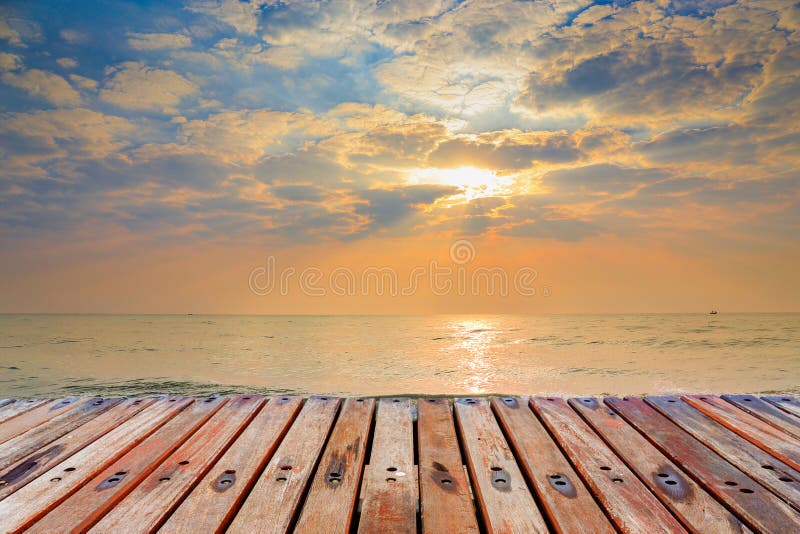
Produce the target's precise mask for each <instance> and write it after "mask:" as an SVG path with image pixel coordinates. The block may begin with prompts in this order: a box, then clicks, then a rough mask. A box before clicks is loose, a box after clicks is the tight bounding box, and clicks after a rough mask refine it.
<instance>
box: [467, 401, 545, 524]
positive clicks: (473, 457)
mask: <svg viewBox="0 0 800 534" xmlns="http://www.w3.org/2000/svg"><path fill="white" fill-rule="evenodd" d="M454 407H455V414H456V421H457V422H458V429H459V431H460V433H461V439H462V442H463V443H464V451H465V454H466V457H467V466H468V468H469V473H470V478H471V479H472V484H473V489H474V490H475V495H476V497H477V499H478V503H479V504H480V511H481V514H482V517H483V522H484V525H485V526H486V530H487V531H488V532H498V533H501V532H502V533H517V532H518V533H523V532H524V533H528V532H547V525H546V524H545V522H544V518H543V517H542V515H541V514H540V513H539V509H538V508H537V506H536V502H535V501H534V500H533V496H532V495H531V493H530V491H528V486H527V484H526V483H525V479H524V478H523V476H522V472H521V471H520V469H519V467H518V466H517V463H516V460H515V459H514V455H513V454H512V453H511V449H510V448H509V446H508V443H507V442H506V440H505V438H504V437H503V433H502V431H501V430H500V427H499V426H498V424H497V421H496V420H495V418H494V415H493V414H492V409H491V407H490V406H489V402H488V401H486V400H485V399H478V398H460V399H456V401H455V404H454Z"/></svg>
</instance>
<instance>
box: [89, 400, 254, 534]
mask: <svg viewBox="0 0 800 534" xmlns="http://www.w3.org/2000/svg"><path fill="white" fill-rule="evenodd" d="M263 403H264V399H263V398H261V397H256V396H250V395H246V396H238V397H234V398H232V399H231V400H230V401H229V402H228V403H226V404H225V406H223V407H222V408H221V409H220V410H219V411H218V412H217V413H215V414H214V415H213V416H212V417H211V418H210V419H209V420H208V421H207V422H206V424H204V425H203V426H202V427H201V428H200V429H199V430H198V431H197V432H196V433H195V434H194V435H193V436H192V437H190V438H189V439H188V440H187V441H186V442H185V443H184V444H183V445H181V446H180V447H179V448H178V449H177V450H176V451H175V452H173V453H172V454H171V455H170V456H169V457H168V458H167V459H166V460H164V463H163V464H161V465H160V466H158V467H157V468H156V469H155V470H154V471H153V472H152V473H150V474H149V475H148V476H147V477H146V478H145V479H144V480H142V481H141V482H140V483H139V485H138V486H136V488H134V490H133V491H132V492H131V493H129V494H128V495H127V496H126V497H125V498H124V499H122V501H120V502H119V503H118V504H117V505H116V506H115V507H114V508H113V509H112V510H111V511H109V512H108V513H107V514H106V515H105V517H103V519H101V520H100V521H99V522H98V523H97V524H96V525H95V526H94V527H92V528H91V530H90V532H119V531H122V530H130V531H134V532H155V531H156V530H157V529H158V527H160V526H161V524H162V523H163V522H164V521H165V520H166V518H167V517H168V516H169V514H170V513H171V512H172V510H173V509H175V508H176V507H177V506H178V505H179V504H180V502H181V500H182V499H183V498H184V496H186V495H187V494H188V493H189V491H191V489H192V488H193V487H194V485H195V483H196V482H197V481H198V480H199V479H200V478H202V477H203V476H204V475H205V473H206V471H207V470H208V469H210V468H211V466H212V465H214V462H216V461H217V459H218V458H219V457H220V456H221V455H222V454H223V453H224V452H225V449H227V447H228V445H229V444H230V443H231V442H232V441H233V440H234V439H235V438H236V436H238V435H239V432H240V431H241V430H242V429H243V428H244V426H245V425H247V423H249V422H250V420H251V419H252V417H253V416H254V415H255V413H256V410H258V408H259V407H261V405H262V404H263Z"/></svg>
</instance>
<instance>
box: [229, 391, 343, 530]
mask: <svg viewBox="0 0 800 534" xmlns="http://www.w3.org/2000/svg"><path fill="white" fill-rule="evenodd" d="M338 408H339V399H338V398H335V397H310V398H309V399H308V400H307V401H306V403H305V405H304V406H303V409H302V410H300V414H299V415H298V416H297V419H295V421H294V424H293V425H292V427H291V428H290V429H289V432H287V434H286V437H285V438H283V442H281V444H280V446H279V447H278V450H277V451H275V456H273V458H272V460H270V462H269V463H268V464H267V467H266V469H264V472H263V473H262V474H261V476H260V477H259V479H258V481H257V482H256V484H255V486H254V487H253V490H252V491H251V492H250V495H249V496H248V497H247V500H245V502H244V504H243V505H242V507H241V508H240V509H239V512H238V513H237V514H236V517H235V518H234V519H233V522H232V523H231V525H230V527H229V528H228V532H231V533H236V532H240V533H244V534H250V533H254V532H275V533H278V532H286V531H287V530H288V529H289V526H290V525H291V524H292V521H293V519H294V518H295V517H296V515H297V511H298V508H299V506H300V499H301V498H302V496H303V493H304V492H305V489H306V486H307V485H308V481H309V479H310V478H311V475H312V473H313V471H314V467H315V466H316V464H317V458H319V455H320V452H321V451H322V447H323V446H324V445H325V441H326V439H327V437H328V433H329V432H330V429H331V426H332V425H333V420H334V418H335V417H336V412H337V410H338Z"/></svg>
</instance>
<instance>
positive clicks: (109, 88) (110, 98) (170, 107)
mask: <svg viewBox="0 0 800 534" xmlns="http://www.w3.org/2000/svg"><path fill="white" fill-rule="evenodd" d="M198 93H199V88H198V86H197V84H195V83H194V82H192V81H190V80H187V79H186V78H184V77H183V76H181V75H179V74H177V73H175V72H173V71H170V70H164V69H157V68H153V67H148V66H147V65H145V64H144V63H141V62H135V61H128V62H125V63H121V64H119V65H116V66H115V67H109V68H108V69H106V79H105V81H104V82H103V86H102V88H101V90H100V98H101V99H102V100H104V101H105V102H108V103H109V104H112V105H114V106H117V107H120V108H123V109H130V110H141V111H156V112H161V113H176V112H177V107H178V106H179V105H180V103H181V101H182V100H184V99H185V98H187V97H191V96H195V95H197V94H198Z"/></svg>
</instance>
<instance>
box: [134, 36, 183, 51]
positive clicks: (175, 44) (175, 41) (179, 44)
mask: <svg viewBox="0 0 800 534" xmlns="http://www.w3.org/2000/svg"><path fill="white" fill-rule="evenodd" d="M128 46H130V47H131V48H133V49H134V50H143V51H147V52H152V51H155V50H164V49H179V48H188V47H190V46H192V39H191V38H190V37H189V36H187V35H182V34H177V33H129V34H128Z"/></svg>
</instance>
